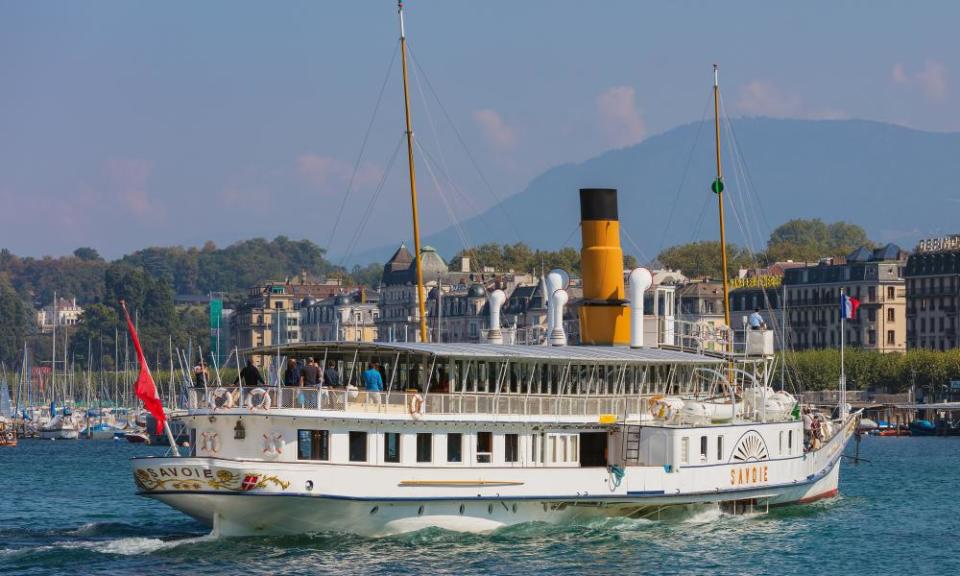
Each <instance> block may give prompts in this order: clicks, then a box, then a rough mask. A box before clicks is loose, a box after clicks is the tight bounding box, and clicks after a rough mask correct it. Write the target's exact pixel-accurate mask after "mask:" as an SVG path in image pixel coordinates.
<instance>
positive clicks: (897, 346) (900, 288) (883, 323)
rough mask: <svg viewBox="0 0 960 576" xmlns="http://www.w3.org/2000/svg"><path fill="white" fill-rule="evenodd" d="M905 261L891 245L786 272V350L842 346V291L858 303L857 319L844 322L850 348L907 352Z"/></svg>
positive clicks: (900, 252)
mask: <svg viewBox="0 0 960 576" xmlns="http://www.w3.org/2000/svg"><path fill="white" fill-rule="evenodd" d="M906 262H907V253H906V252H904V251H903V250H901V249H900V247H899V246H896V245H895V244H887V245H886V246H884V247H882V248H878V249H876V250H870V249H868V248H858V249H857V250H854V251H853V252H852V253H851V254H849V255H848V256H847V257H846V258H836V259H824V260H822V261H821V262H819V263H818V264H816V265H812V266H805V267H802V268H790V269H787V270H785V271H784V275H783V283H784V285H785V288H786V295H787V297H786V308H785V309H786V318H787V322H786V324H787V345H788V346H789V347H790V348H793V349H800V350H802V349H807V348H833V347H839V346H840V339H841V338H840V336H841V335H840V291H841V290H843V292H844V293H845V294H847V295H848V296H851V297H853V298H856V299H857V300H859V302H860V309H859V311H858V313H857V316H856V318H855V319H853V320H848V321H846V322H845V330H844V334H843V337H844V342H845V344H846V345H847V346H853V347H858V348H863V349H866V350H876V351H878V352H903V351H904V350H906V348H907V318H906V311H907V310H906V309H907V296H906V292H907V290H906V285H905V282H904V268H905V267H906Z"/></svg>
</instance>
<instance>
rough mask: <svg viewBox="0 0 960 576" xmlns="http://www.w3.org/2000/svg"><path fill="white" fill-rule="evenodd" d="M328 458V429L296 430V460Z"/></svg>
mask: <svg viewBox="0 0 960 576" xmlns="http://www.w3.org/2000/svg"><path fill="white" fill-rule="evenodd" d="M329 459H330V431H329V430H297V460H329Z"/></svg>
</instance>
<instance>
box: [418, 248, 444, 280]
mask: <svg viewBox="0 0 960 576" xmlns="http://www.w3.org/2000/svg"><path fill="white" fill-rule="evenodd" d="M420 265H421V267H422V268H423V281H424V282H429V281H431V280H436V279H437V278H439V277H441V276H443V275H445V274H446V273H447V272H449V271H450V268H448V267H447V263H446V262H445V261H444V260H443V258H442V257H441V256H440V254H438V253H437V251H436V249H434V248H433V246H424V247H423V248H422V249H421V250H420Z"/></svg>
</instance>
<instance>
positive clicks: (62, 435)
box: [40, 428, 80, 440]
mask: <svg viewBox="0 0 960 576" xmlns="http://www.w3.org/2000/svg"><path fill="white" fill-rule="evenodd" d="M79 437H80V431H79V430H77V429H76V428H53V429H50V430H45V429H43V428H41V429H40V439H41V440H76V439H77V438H79Z"/></svg>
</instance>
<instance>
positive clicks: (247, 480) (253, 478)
mask: <svg viewBox="0 0 960 576" xmlns="http://www.w3.org/2000/svg"><path fill="white" fill-rule="evenodd" d="M258 480H260V476H259V475H257V474H247V475H246V476H244V477H243V483H242V484H240V489H241V490H243V491H244V492H246V491H248V490H253V489H254V488H256V487H257V481H258Z"/></svg>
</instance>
